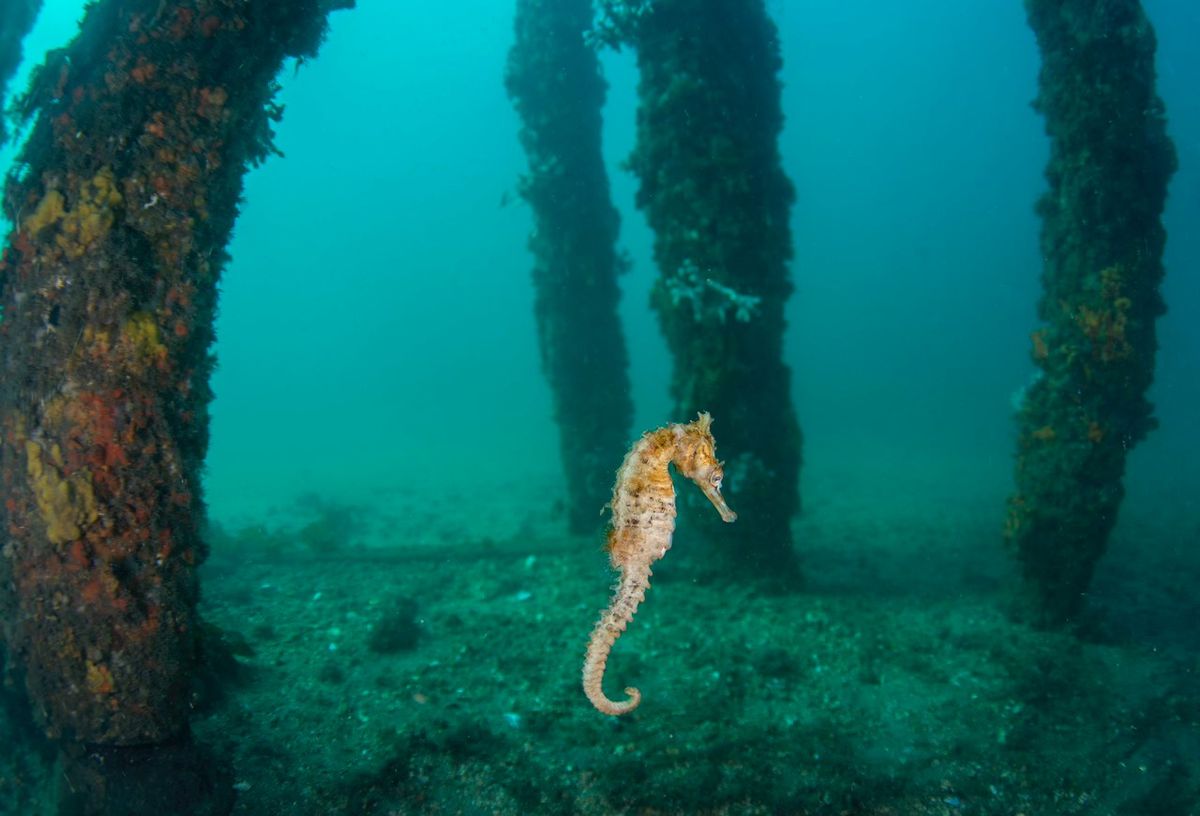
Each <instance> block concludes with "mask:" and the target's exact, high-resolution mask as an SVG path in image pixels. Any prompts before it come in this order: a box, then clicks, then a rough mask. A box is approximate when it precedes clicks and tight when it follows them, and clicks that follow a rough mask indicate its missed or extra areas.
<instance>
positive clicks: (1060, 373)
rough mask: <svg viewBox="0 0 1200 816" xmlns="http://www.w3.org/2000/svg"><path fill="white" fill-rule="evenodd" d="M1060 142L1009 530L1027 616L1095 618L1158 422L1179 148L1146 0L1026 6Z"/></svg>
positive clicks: (1044, 108)
mask: <svg viewBox="0 0 1200 816" xmlns="http://www.w3.org/2000/svg"><path fill="white" fill-rule="evenodd" d="M1026 10H1027V12H1028V18H1029V24H1030V26H1031V27H1032V28H1033V31H1034V33H1035V34H1036V35H1037V41H1038V46H1039V48H1040V50H1041V54H1042V69H1041V74H1040V76H1039V81H1038V87H1039V90H1038V96H1037V102H1036V105H1037V108H1038V110H1039V111H1041V113H1042V114H1043V115H1044V116H1045V120H1046V132H1047V133H1048V134H1049V136H1050V161H1049V164H1048V166H1047V168H1046V179H1047V181H1048V182H1049V190H1047V192H1046V193H1045V194H1044V195H1043V196H1042V198H1041V200H1040V201H1039V202H1038V213H1039V214H1040V215H1041V217H1042V234H1041V247H1042V257H1043V264H1044V266H1043V272H1042V282H1043V286H1044V294H1043V295H1042V299H1041V301H1040V303H1039V306H1038V315H1039V317H1040V318H1041V320H1042V326H1041V327H1040V328H1039V329H1037V330H1036V331H1035V332H1033V335H1032V344H1033V360H1034V363H1035V364H1036V365H1037V367H1038V373H1037V377H1036V378H1035V381H1034V382H1033V383H1032V384H1031V385H1030V386H1029V387H1028V388H1027V389H1026V392H1025V395H1024V398H1023V401H1022V404H1021V405H1020V407H1019V411H1018V418H1017V419H1018V425H1019V437H1018V449H1017V464H1016V492H1015V493H1014V495H1013V496H1012V497H1011V498H1010V499H1009V511H1008V518H1007V521H1006V524H1005V535H1006V537H1007V539H1008V540H1009V541H1010V542H1012V543H1013V544H1014V545H1015V547H1016V552H1017V556H1018V558H1019V559H1020V563H1021V569H1022V573H1023V576H1024V584H1025V592H1024V595H1025V603H1023V604H1022V611H1023V614H1025V615H1026V616H1027V617H1029V618H1030V619H1031V620H1032V621H1034V622H1036V623H1038V624H1042V625H1050V626H1053V625H1060V624H1062V623H1064V622H1067V621H1069V620H1071V619H1072V618H1074V617H1075V616H1076V614H1077V613H1078V612H1079V611H1080V609H1081V607H1082V604H1083V600H1084V596H1085V593H1086V592H1087V588H1088V584H1089V583H1090V581H1091V577H1092V571H1093V569H1094V568H1095V565H1096V562H1097V561H1098V560H1099V558H1100V556H1101V555H1102V554H1103V552H1104V548H1105V545H1106V543H1107V541H1108V537H1109V534H1110V532H1111V531H1112V528H1113V525H1114V524H1115V522H1116V519H1117V511H1118V509H1119V507H1120V504H1121V499H1122V496H1123V495H1124V488H1123V486H1122V476H1123V474H1124V470H1125V459H1126V456H1127V455H1128V453H1129V451H1130V449H1132V448H1133V447H1134V445H1136V444H1137V443H1138V442H1139V441H1141V439H1142V438H1143V437H1144V436H1145V435H1146V433H1147V432H1148V431H1150V430H1151V429H1152V428H1153V427H1154V425H1155V420H1154V418H1153V415H1152V414H1153V407H1152V406H1151V404H1150V402H1149V401H1148V400H1147V399H1146V391H1147V389H1148V388H1149V386H1150V383H1151V380H1152V379H1153V376H1154V355H1155V351H1156V348H1157V339H1156V336H1155V321H1156V319H1157V318H1158V316H1159V315H1160V314H1162V312H1163V310H1164V304H1163V300H1162V296H1161V295H1160V293H1159V285H1160V283H1161V281H1162V278H1163V264H1162V253H1163V245H1164V243H1165V241H1166V232H1165V230H1164V229H1163V226H1162V222H1161V218H1160V217H1161V214H1162V210H1163V205H1164V202H1165V200H1166V193H1167V182H1168V180H1169V179H1170V177H1171V174H1172V173H1173V172H1174V169H1175V150H1174V147H1173V146H1172V144H1171V141H1170V139H1169V138H1168V137H1167V133H1166V116H1165V112H1164V108H1163V103H1162V100H1161V99H1159V98H1158V96H1157V95H1156V93H1155V89H1154V81H1155V74H1154V50H1155V40H1154V32H1153V30H1152V28H1151V27H1150V22H1149V20H1147V19H1146V15H1145V13H1144V12H1143V11H1142V8H1141V5H1140V3H1139V2H1138V0H1103V2H1101V1H1100V0H1027V2H1026Z"/></svg>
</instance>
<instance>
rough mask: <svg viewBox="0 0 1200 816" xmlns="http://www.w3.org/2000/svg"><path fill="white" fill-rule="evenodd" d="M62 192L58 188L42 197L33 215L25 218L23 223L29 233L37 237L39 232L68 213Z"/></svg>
mask: <svg viewBox="0 0 1200 816" xmlns="http://www.w3.org/2000/svg"><path fill="white" fill-rule="evenodd" d="M64 203H65V202H64V201H63V197H62V193H60V192H59V191H58V190H51V191H50V192H48V193H46V195H44V196H43V197H42V200H41V201H39V202H38V205H37V209H35V210H34V211H33V215H31V216H29V218H27V219H25V223H24V224H23V225H22V226H23V227H25V229H27V230H29V234H30V235H32V236H34V237H37V234H38V233H39V232H41V231H42V230H44V229H45V228H46V227H48V226H50V225H51V224H55V223H57V222H58V220H59V219H60V218H62V217H63V215H64V214H65V213H66V208H65V207H64V206H63V205H64Z"/></svg>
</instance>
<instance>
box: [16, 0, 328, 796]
mask: <svg viewBox="0 0 1200 816" xmlns="http://www.w3.org/2000/svg"><path fill="white" fill-rule="evenodd" d="M349 5H351V0H295V1H294V2H282V0H101V2H97V3H95V4H93V5H91V6H90V7H89V8H88V10H87V14H86V16H85V19H84V21H83V23H82V26H81V29H80V33H79V35H78V36H77V38H76V39H75V40H74V41H73V42H72V43H71V44H70V45H69V46H68V47H67V48H65V49H63V50H60V51H57V52H53V53H52V54H51V55H50V56H49V57H48V60H47V62H46V64H45V65H44V66H43V67H42V68H41V69H40V71H39V72H38V74H37V75H36V76H35V79H34V81H33V83H32V86H31V88H30V90H29V92H28V94H27V95H26V97H25V99H24V102H23V104H24V110H25V113H26V115H27V116H29V117H31V118H32V119H33V128H32V132H31V135H30V138H29V141H28V143H27V144H26V146H25V147H24V150H23V153H22V155H21V158H20V161H21V165H22V167H23V168H24V169H23V172H21V173H16V174H13V175H12V176H10V178H9V181H8V185H7V189H6V192H5V199H4V205H5V212H6V215H7V217H8V218H9V220H10V221H11V222H12V223H13V224H14V229H13V231H12V233H11V234H10V235H9V236H8V242H7V246H6V248H5V253H4V257H3V261H2V263H0V306H2V308H3V317H2V320H0V369H2V375H0V491H2V492H3V496H4V506H3V509H2V510H0V513H2V514H3V524H4V527H3V534H4V546H3V558H2V559H0V613H2V621H3V624H2V630H0V631H2V633H3V638H4V641H5V645H6V646H7V649H8V651H9V655H10V657H11V658H13V663H14V664H15V666H14V668H16V669H17V670H18V671H19V672H20V673H21V674H23V676H24V680H25V683H26V685H27V688H28V690H29V693H30V697H31V700H32V703H33V707H34V709H35V710H36V711H37V712H38V714H39V716H40V717H41V719H42V724H43V726H44V727H45V729H46V730H47V732H48V733H50V734H51V735H52V736H54V737H56V738H58V739H60V741H61V745H62V747H63V754H64V757H65V760H66V767H65V773H64V776H65V778H66V780H67V782H68V784H69V788H70V789H71V790H72V791H73V792H74V794H73V795H74V796H75V797H77V798H78V799H79V801H80V802H81V803H82V804H81V805H80V807H81V809H82V811H83V812H88V813H92V812H95V813H115V812H117V811H118V810H120V812H123V813H151V812H152V813H193V812H196V813H199V812H209V811H210V810H216V809H219V808H221V807H223V806H224V804H227V798H228V795H229V794H228V791H229V788H228V780H225V781H223V782H220V783H219V784H218V783H217V782H216V781H215V780H214V779H213V775H212V771H211V768H210V767H208V763H207V761H206V760H205V759H204V757H203V755H202V752H200V751H198V750H197V749H195V747H194V746H192V745H191V743H190V740H189V736H188V727H187V726H188V713H189V710H190V706H189V702H190V681H191V675H192V670H193V667H194V663H195V660H196V633H197V631H198V626H197V618H196V596H197V585H196V566H197V565H198V564H199V563H200V561H201V560H202V559H203V558H204V552H205V551H204V544H203V542H202V541H201V539H200V534H199V523H200V520H201V516H202V514H203V511H204V507H203V501H202V497H201V483H200V468H201V464H202V462H203V459H204V455H205V450H206V447H207V442H208V404H209V400H210V397H211V394H210V391H209V374H210V372H211V370H212V365H213V360H212V356H211V353H210V346H211V344H212V339H213V312H214V303H215V300H216V293H217V278H218V275H219V273H220V270H221V268H222V266H223V265H224V263H225V261H226V255H225V246H226V243H227V242H228V240H229V236H230V232H231V229H232V227H233V222H234V218H235V216H236V213H237V202H238V197H239V195H240V194H241V190H242V176H243V174H244V173H245V171H246V169H247V166H248V164H250V163H253V162H257V161H261V160H262V159H264V158H266V156H267V155H268V154H269V153H270V152H271V145H270V139H271V125H270V123H271V121H272V120H273V119H275V118H277V116H278V113H279V110H278V108H277V107H275V106H274V104H273V103H272V97H273V93H274V87H273V84H274V78H275V75H276V73H277V72H278V70H279V69H280V67H281V65H282V63H283V60H284V59H285V58H286V57H288V56H310V55H313V54H314V53H315V52H316V49H317V47H318V45H319V43H320V40H321V38H322V36H323V33H324V31H325V28H326V16H327V14H328V12H330V11H331V10H332V9H334V8H339V7H346V6H349Z"/></svg>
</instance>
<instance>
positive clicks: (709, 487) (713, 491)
mask: <svg viewBox="0 0 1200 816" xmlns="http://www.w3.org/2000/svg"><path fill="white" fill-rule="evenodd" d="M699 487H700V489H701V490H703V491H704V495H705V496H707V497H708V500H709V501H710V502H712V504H713V507H715V508H717V512H718V513H720V514H721V521H724V522H731V521H737V513H735V512H733V511H732V510H730V509H729V505H728V504H726V503H725V497H724V496H722V495H721V488H719V487H717V486H716V485H714V484H712V483H710V482H700V483H699Z"/></svg>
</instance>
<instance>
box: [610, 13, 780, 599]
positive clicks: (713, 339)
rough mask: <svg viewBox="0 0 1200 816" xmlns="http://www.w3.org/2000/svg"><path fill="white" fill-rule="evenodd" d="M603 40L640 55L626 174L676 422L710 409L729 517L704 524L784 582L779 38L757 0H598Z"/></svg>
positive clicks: (724, 555) (727, 554)
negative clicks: (632, 187) (644, 242)
mask: <svg viewBox="0 0 1200 816" xmlns="http://www.w3.org/2000/svg"><path fill="white" fill-rule="evenodd" d="M602 5H603V6H604V11H605V13H606V16H605V17H604V18H602V26H601V28H600V32H599V36H600V37H601V38H602V39H606V40H608V41H609V42H611V43H613V44H615V45H618V46H619V45H623V44H628V45H631V46H632V47H633V48H634V49H635V50H636V52H637V65H638V69H639V74H640V80H639V85H638V114H637V142H636V145H635V148H634V151H633V155H632V156H630V159H629V165H630V167H631V168H632V170H633V171H634V172H635V173H636V174H637V177H638V179H639V181H640V185H639V189H638V194H637V203H638V206H639V207H641V208H642V209H643V210H644V212H645V213H646V218H647V220H648V222H649V224H650V227H651V228H652V229H653V230H654V258H655V261H656V263H657V265H658V269H659V278H658V281H657V282H656V284H655V286H654V290H653V293H652V302H653V306H654V308H655V309H656V311H657V312H658V314H659V319H660V324H661V326H662V329H663V333H664V334H665V336H666V341H667V345H668V347H669V348H670V351H671V354H672V356H673V357H674V370H673V373H672V378H671V396H672V398H673V401H674V404H675V416H676V417H677V418H678V419H679V420H680V421H684V420H686V419H688V418H690V417H694V416H695V415H696V412H697V411H708V412H710V413H711V414H712V416H713V420H714V424H715V429H716V431H715V432H716V434H717V436H718V437H719V438H720V439H721V451H722V453H723V454H725V455H726V456H728V457H729V461H728V462H727V463H726V466H725V473H726V483H727V487H728V491H729V496H730V498H729V502H730V504H731V505H732V506H734V507H736V508H737V510H738V514H739V516H738V522H737V524H736V525H734V526H733V527H724V526H722V525H720V522H719V521H711V520H710V518H709V516H710V515H711V514H704V515H702V516H699V515H698V516H697V518H698V519H701V518H702V519H703V521H700V522H698V523H700V524H704V525H706V526H707V527H708V528H709V532H711V533H712V535H710V536H708V537H709V538H710V539H711V540H712V541H713V542H715V545H716V546H717V547H718V548H719V549H718V550H717V552H718V553H720V554H721V555H719V556H718V557H717V558H716V559H715V560H714V562H713V564H714V565H715V566H717V567H718V568H719V569H721V570H722V571H723V572H725V573H726V574H728V570H731V569H732V570H735V571H738V570H742V571H746V572H749V573H752V574H757V575H760V576H769V577H780V576H782V577H785V578H786V577H787V576H788V575H789V574H791V573H792V572H794V570H795V568H796V560H795V556H794V553H793V550H792V536H791V525H790V523H791V520H792V517H793V516H794V515H795V513H796V511H797V510H798V509H799V504H800V497H799V487H798V480H799V470H800V444H801V438H800V430H799V425H798V423H797V420H796V416H795V411H794V408H793V406H792V400H791V392H790V385H789V381H790V372H789V370H788V368H787V366H786V365H785V364H784V362H783V348H782V347H783V332H784V303H785V301H786V300H787V298H788V296H789V295H790V294H791V291H792V284H791V279H790V276H789V271H788V261H789V260H790V258H791V257H792V243H791V231H790V227H789V224H788V217H789V212H790V210H791V205H792V201H793V198H794V193H793V189H792V185H791V182H790V181H789V180H788V178H787V177H786V175H785V174H784V172H783V168H782V165H781V162H780V155H779V149H778V137H779V133H780V130H781V128H782V126H783V114H782V111H781V106H780V84H779V78H778V74H779V71H780V69H781V68H782V60H781V57H780V52H779V41H778V35H777V31H776V28H775V25H774V23H773V22H772V21H771V20H770V18H769V17H768V16H767V14H766V10H765V8H764V4H763V3H762V2H761V0H640V1H639V0H633V2H608V3H604V4H602Z"/></svg>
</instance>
